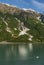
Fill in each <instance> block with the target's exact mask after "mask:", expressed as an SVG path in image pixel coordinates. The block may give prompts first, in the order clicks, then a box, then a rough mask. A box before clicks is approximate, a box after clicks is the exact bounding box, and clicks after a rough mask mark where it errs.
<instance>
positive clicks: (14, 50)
mask: <svg viewBox="0 0 44 65" xmlns="http://www.w3.org/2000/svg"><path fill="white" fill-rule="evenodd" d="M0 65H44V44H32V43H28V44H24V43H22V44H3V45H0Z"/></svg>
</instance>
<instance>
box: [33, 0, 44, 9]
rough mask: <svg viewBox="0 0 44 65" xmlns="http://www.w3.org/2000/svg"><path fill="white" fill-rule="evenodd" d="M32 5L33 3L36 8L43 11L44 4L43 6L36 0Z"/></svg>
mask: <svg viewBox="0 0 44 65" xmlns="http://www.w3.org/2000/svg"><path fill="white" fill-rule="evenodd" d="M32 3H33V4H34V5H35V6H36V7H38V8H39V9H44V4H43V3H40V2H38V1H36V0H33V1H32Z"/></svg>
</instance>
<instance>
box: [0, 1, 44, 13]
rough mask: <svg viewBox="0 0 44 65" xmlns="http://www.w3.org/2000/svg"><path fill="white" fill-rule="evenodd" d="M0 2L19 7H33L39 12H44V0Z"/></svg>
mask: <svg viewBox="0 0 44 65" xmlns="http://www.w3.org/2000/svg"><path fill="white" fill-rule="evenodd" d="M0 2H2V3H7V4H11V5H14V6H17V7H19V8H32V9H34V10H36V11H38V12H44V0H0Z"/></svg>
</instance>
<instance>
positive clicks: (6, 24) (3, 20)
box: [1, 17, 8, 26]
mask: <svg viewBox="0 0 44 65" xmlns="http://www.w3.org/2000/svg"><path fill="white" fill-rule="evenodd" d="M1 19H2V20H3V22H4V23H5V24H6V25H7V26H8V23H7V22H6V21H5V20H4V18H2V17H1Z"/></svg>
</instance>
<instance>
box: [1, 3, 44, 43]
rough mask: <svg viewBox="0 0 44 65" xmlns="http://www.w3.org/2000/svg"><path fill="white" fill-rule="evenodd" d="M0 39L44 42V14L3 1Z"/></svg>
mask: <svg viewBox="0 0 44 65" xmlns="http://www.w3.org/2000/svg"><path fill="white" fill-rule="evenodd" d="M0 41H1V42H3V41H7V42H44V15H42V14H40V13H37V12H36V11H32V10H26V11H24V10H22V9H19V8H17V7H11V6H8V4H7V5H5V4H2V3H1V4H0Z"/></svg>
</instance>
